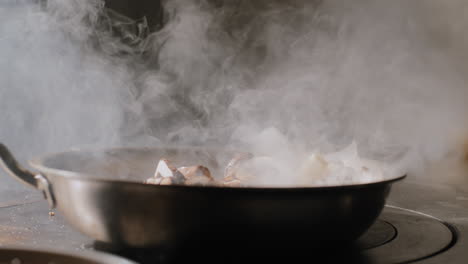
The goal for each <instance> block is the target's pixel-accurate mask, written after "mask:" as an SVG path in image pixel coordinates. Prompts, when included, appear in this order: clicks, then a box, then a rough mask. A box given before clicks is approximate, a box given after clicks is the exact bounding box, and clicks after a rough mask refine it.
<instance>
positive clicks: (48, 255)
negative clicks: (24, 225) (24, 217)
mask: <svg viewBox="0 0 468 264" xmlns="http://www.w3.org/2000/svg"><path fill="white" fill-rule="evenodd" d="M0 263H11V264H21V263H25V264H27V263H34V264H42V263H43V264H51V263H57V264H58V263H67V264H135V262H132V261H129V260H126V259H123V258H121V257H117V256H113V255H109V254H104V253H98V252H90V251H87V252H77V251H71V250H67V251H63V250H57V249H55V248H48V249H31V248H27V247H1V248H0Z"/></svg>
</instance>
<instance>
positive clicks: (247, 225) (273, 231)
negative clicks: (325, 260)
mask: <svg viewBox="0 0 468 264" xmlns="http://www.w3.org/2000/svg"><path fill="white" fill-rule="evenodd" d="M0 157H1V161H2V162H0V163H2V165H3V166H4V168H5V169H6V170H7V171H8V172H9V174H11V175H12V176H14V177H15V178H17V179H19V180H20V181H22V182H23V183H26V184H28V185H30V186H32V187H34V188H36V189H39V190H41V191H42V192H43V193H44V195H45V197H46V199H47V200H48V202H49V204H50V206H51V207H57V208H58V210H59V211H60V212H61V213H62V214H63V215H64V216H65V218H66V219H67V221H68V222H69V223H70V224H71V225H72V226H73V227H74V228H76V229H77V230H79V231H81V232H82V233H84V234H85V235H88V236H89V237H91V238H93V239H95V240H97V241H100V242H103V243H109V244H112V245H118V246H123V247H137V248H141V247H143V248H145V247H169V248H172V247H178V246H182V247H183V246H184V245H187V244H189V245H190V244H191V245H200V242H199V241H200V240H203V241H207V242H206V243H211V244H214V245H218V246H220V245H221V247H226V248H228V247H229V246H228V245H232V244H236V245H239V244H238V243H242V245H243V246H252V247H258V246H259V245H262V246H267V248H268V247H270V246H272V247H274V246H275V245H276V246H278V245H294V243H296V244H301V245H307V246H312V245H328V244H336V243H341V242H346V243H348V242H351V241H353V240H355V239H356V238H358V237H359V236H360V235H361V234H362V233H363V232H364V231H365V230H366V229H368V228H369V227H370V225H371V224H372V223H373V222H374V221H375V220H376V218H377V217H378V215H379V214H380V212H381V210H382V208H383V206H384V204H385V200H386V198H387V196H388V194H389V192H390V189H391V185H392V183H393V182H395V181H398V180H401V179H403V178H404V177H405V176H400V177H393V178H388V179H385V180H383V181H378V182H372V183H365V184H353V185H341V186H326V187H293V188H289V187H288V188H286V187H284V188H278V187H265V188H259V187H246V188H244V187H217V186H184V185H166V186H158V185H147V184H143V183H142V182H143V180H144V179H145V178H148V177H150V176H151V175H152V174H153V173H154V169H155V165H156V162H157V161H159V159H160V158H168V159H171V160H173V161H177V160H179V161H180V160H182V161H190V162H191V164H204V165H206V166H207V167H209V168H210V169H213V170H212V172H214V173H213V175H217V174H220V173H219V171H217V168H218V169H220V168H222V167H223V165H224V164H227V161H228V160H229V158H230V157H231V155H230V153H228V152H225V151H219V150H211V149H201V148H121V149H108V150H103V151H85V150H76V151H69V152H63V153H58V154H52V155H48V156H45V157H42V158H39V159H35V160H32V161H31V162H30V165H31V166H32V167H33V168H35V169H36V170H37V171H38V173H32V172H29V171H27V170H25V169H23V168H21V167H20V166H19V164H18V163H17V162H16V160H15V159H14V157H13V156H12V155H11V153H10V151H9V150H8V149H7V148H6V147H5V146H4V145H3V144H0ZM176 165H181V164H176ZM182 165H183V164H182ZM203 243H205V242H203ZM203 245H205V244H203ZM206 245H207V244H206Z"/></svg>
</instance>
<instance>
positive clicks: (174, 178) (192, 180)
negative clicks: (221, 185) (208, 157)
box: [145, 159, 214, 185]
mask: <svg viewBox="0 0 468 264" xmlns="http://www.w3.org/2000/svg"><path fill="white" fill-rule="evenodd" d="M145 183H148V184H156V185H170V184H190V185H207V184H214V179H213V177H212V176H211V173H210V170H209V169H208V168H206V167H204V166H201V165H197V166H190V167H179V168H176V167H174V166H173V165H172V163H171V161H169V160H167V159H161V160H159V163H158V166H157V167H156V172H155V173H154V176H153V177H151V178H149V179H147V180H146V181H145Z"/></svg>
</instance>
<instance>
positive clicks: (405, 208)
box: [0, 161, 468, 264]
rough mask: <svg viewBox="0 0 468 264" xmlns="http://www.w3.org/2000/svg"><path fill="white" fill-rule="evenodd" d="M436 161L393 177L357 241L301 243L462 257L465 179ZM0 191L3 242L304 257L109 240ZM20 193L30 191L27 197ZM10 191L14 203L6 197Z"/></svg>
mask: <svg viewBox="0 0 468 264" xmlns="http://www.w3.org/2000/svg"><path fill="white" fill-rule="evenodd" d="M437 168H438V169H433V170H432V171H431V173H429V172H427V173H426V174H425V175H424V176H421V175H409V177H408V178H407V179H405V180H404V181H402V182H399V183H395V184H394V187H393V189H392V192H391V194H390V197H389V199H388V200H387V204H386V206H385V207H384V209H383V212H382V213H381V215H380V216H379V218H378V220H377V221H376V222H375V223H374V224H373V225H372V226H371V228H370V229H369V230H368V231H367V232H366V233H365V234H364V235H362V236H361V237H360V238H359V239H358V240H357V242H356V243H354V244H353V245H351V246H343V245H336V247H332V248H330V249H320V250H318V249H315V248H313V247H311V248H310V249H309V250H308V251H307V255H308V257H310V258H312V259H313V260H314V261H318V262H319V263H320V261H323V263H324V262H328V263H330V262H332V263H333V262H337V263H369V264H371V263H413V262H416V263H465V261H466V259H468V252H467V251H466V250H465V248H466V245H467V242H466V239H467V237H468V210H467V209H468V188H467V186H468V185H466V182H465V180H464V178H463V176H464V165H463V164H460V163H458V162H455V161H450V162H448V161H447V162H445V163H444V164H443V165H438V166H437ZM447 168H452V170H451V171H448V170H446V169H447ZM443 171H445V172H446V173H445V175H444V174H442V172H443ZM447 172H449V173H447ZM3 195H8V196H9V197H8V200H9V201H10V202H9V204H4V205H2V207H0V223H2V224H1V225H2V226H1V229H0V232H1V235H0V237H1V240H0V243H1V245H3V246H14V245H20V246H32V247H39V248H41V247H46V248H50V247H52V248H55V249H68V250H70V249H71V250H76V251H79V252H86V251H103V252H107V253H111V254H116V255H120V256H123V257H126V258H129V259H132V260H134V261H137V262H140V263H173V262H178V261H184V260H187V259H191V260H192V261H193V260H195V259H198V260H200V261H205V262H211V261H213V262H214V261H223V262H228V263H230V262H232V263H241V262H249V261H250V260H255V259H257V258H256V257H259V258H262V259H265V258H267V257H268V258H270V257H272V258H274V259H275V260H277V259H278V258H282V257H286V258H287V259H289V260H291V259H294V258H295V257H301V258H302V257H303V256H297V255H294V254H289V253H288V252H289V250H288V245H284V250H283V251H282V252H270V254H269V255H268V256H264V255H261V256H260V255H259V256H251V255H249V254H247V253H245V252H246V251H245V249H243V247H242V244H238V245H237V246H236V247H233V248H232V254H229V255H217V254H216V252H215V251H213V250H212V251H210V249H209V248H206V247H204V245H203V241H202V238H201V239H200V241H199V243H194V244H193V245H192V246H190V247H189V248H188V249H184V251H177V252H173V251H166V250H165V249H159V248H158V249H128V248H127V249H121V248H115V247H112V246H110V245H107V244H104V243H99V242H96V241H93V240H91V239H89V238H88V237H86V236H84V235H81V234H80V233H78V232H76V231H74V230H73V229H72V228H70V227H69V225H68V224H67V223H66V222H65V220H64V219H63V217H62V215H61V214H60V212H53V213H50V212H49V207H48V205H47V202H45V201H43V199H41V197H39V196H38V195H37V194H35V193H28V192H24V193H23V192H20V193H16V194H13V195H12V194H11V193H2V196H3ZM25 195H26V196H27V197H29V198H28V200H27V201H25V199H24V197H25ZM3 199H5V198H4V197H2V200H3ZM15 199H16V201H17V202H16V203H14V202H11V201H13V200H15ZM229 246H230V247H232V245H229ZM302 246H304V247H305V248H307V246H306V245H302ZM243 252H244V253H245V254H242V253H243ZM249 252H250V251H249ZM246 254H247V255H248V256H247V255H246Z"/></svg>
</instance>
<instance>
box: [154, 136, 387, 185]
mask: <svg viewBox="0 0 468 264" xmlns="http://www.w3.org/2000/svg"><path fill="white" fill-rule="evenodd" d="M301 157H302V158H300V159H297V160H293V162H292V163H288V164H286V163H284V162H283V161H281V160H279V159H278V158H275V157H271V156H266V155H253V154H251V153H237V154H234V155H233V157H232V159H231V160H230V161H229V162H228V163H227V165H226V166H225V167H224V175H223V177H222V178H221V179H216V178H214V177H213V176H212V174H211V172H210V170H209V169H208V168H207V167H204V166H202V165H194V166H189V167H179V168H176V167H175V166H173V165H172V164H171V161H169V160H167V159H161V160H160V161H159V163H158V165H157V168H156V172H155V174H154V176H153V177H151V178H149V179H147V180H146V183H148V184H157V185H168V184H186V185H219V186H229V187H239V186H261V185H265V184H264V183H268V185H270V186H274V185H275V184H276V185H278V186H284V185H297V186H316V185H320V186H324V185H342V184H356V183H365V182H372V181H377V180H382V179H383V174H384V173H383V166H382V164H379V163H378V162H377V161H372V160H366V159H363V158H361V157H360V156H359V155H358V153H357V148H356V145H355V144H351V145H350V146H348V147H346V148H344V149H342V150H340V151H337V152H333V153H328V154H322V153H319V152H314V153H310V154H307V155H302V156H301Z"/></svg>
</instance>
